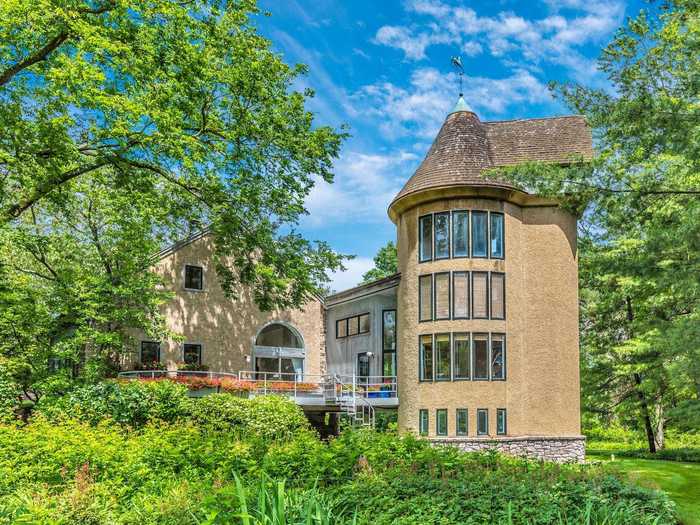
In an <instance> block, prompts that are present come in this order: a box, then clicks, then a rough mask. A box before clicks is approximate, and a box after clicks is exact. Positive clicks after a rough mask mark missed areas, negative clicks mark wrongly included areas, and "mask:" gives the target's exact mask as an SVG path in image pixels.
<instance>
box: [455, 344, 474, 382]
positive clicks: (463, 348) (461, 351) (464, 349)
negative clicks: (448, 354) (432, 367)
mask: <svg viewBox="0 0 700 525" xmlns="http://www.w3.org/2000/svg"><path fill="white" fill-rule="evenodd" d="M452 345H453V349H454V352H453V353H454V363H455V364H454V378H455V379H470V377H471V374H470V370H471V367H470V366H469V334H454V335H453V336H452Z"/></svg>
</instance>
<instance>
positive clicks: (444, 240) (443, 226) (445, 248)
mask: <svg viewBox="0 0 700 525" xmlns="http://www.w3.org/2000/svg"><path fill="white" fill-rule="evenodd" d="M434 221H435V259H449V258H450V213H449V212H442V213H436V214H435V219H434Z"/></svg>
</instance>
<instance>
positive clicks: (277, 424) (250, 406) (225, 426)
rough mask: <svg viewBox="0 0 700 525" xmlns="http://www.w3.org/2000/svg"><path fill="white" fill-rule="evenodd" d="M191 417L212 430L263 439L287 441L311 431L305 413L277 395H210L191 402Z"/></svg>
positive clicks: (291, 402)
mask: <svg viewBox="0 0 700 525" xmlns="http://www.w3.org/2000/svg"><path fill="white" fill-rule="evenodd" d="M190 417H191V418H192V420H193V421H194V422H195V423H197V424H199V425H202V426H206V427H209V428H213V429H215V430H220V431H221V430H227V431H231V430H237V431H238V432H239V433H240V434H241V435H252V436H255V437H257V438H261V439H264V440H277V439H288V438H291V437H293V436H294V435H296V434H298V433H302V432H308V431H310V429H311V427H310V425H309V422H308V420H307V419H306V416H304V412H303V411H302V410H301V408H299V407H298V406H297V405H296V404H295V403H294V402H293V401H290V400H288V399H286V398H284V397H279V396H272V395H268V396H258V397H255V398H253V399H246V398H240V397H237V396H235V395H232V394H212V395H209V396H206V397H203V398H201V399H196V400H193V401H192V403H191V407H190Z"/></svg>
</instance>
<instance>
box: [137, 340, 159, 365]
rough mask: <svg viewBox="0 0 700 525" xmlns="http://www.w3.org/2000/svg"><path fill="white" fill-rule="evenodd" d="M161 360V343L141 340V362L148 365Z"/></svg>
mask: <svg viewBox="0 0 700 525" xmlns="http://www.w3.org/2000/svg"><path fill="white" fill-rule="evenodd" d="M159 362H160V343H157V342H155V341H141V364H142V365H148V364H154V363H159Z"/></svg>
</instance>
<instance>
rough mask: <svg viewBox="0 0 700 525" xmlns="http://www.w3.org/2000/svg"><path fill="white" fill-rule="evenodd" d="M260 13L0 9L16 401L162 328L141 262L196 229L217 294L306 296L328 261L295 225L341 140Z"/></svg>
mask: <svg viewBox="0 0 700 525" xmlns="http://www.w3.org/2000/svg"><path fill="white" fill-rule="evenodd" d="M257 13H258V11H257V8H256V6H255V2H254V1H252V0H240V1H236V2H231V1H224V0H190V1H187V2H173V1H171V0H103V1H100V0H39V1H34V0H32V1H30V0H7V1H3V2H0V39H1V40H2V42H3V46H2V47H0V276H2V279H0V280H1V281H2V283H3V285H5V286H0V380H2V381H5V380H6V379H7V378H10V379H11V382H12V384H13V385H14V386H13V388H19V389H20V392H21V396H22V397H29V398H32V399H35V398H36V397H37V396H39V395H41V393H42V392H43V391H46V390H49V389H54V390H56V389H58V390H60V389H62V388H64V387H65V386H66V385H67V382H69V381H71V380H73V379H74V375H75V374H74V372H75V365H80V372H79V373H80V377H81V378H89V377H90V376H95V377H100V376H103V375H105V374H110V373H111V371H113V369H114V367H116V366H118V364H119V360H120V356H121V355H122V353H123V352H124V351H125V349H127V348H128V342H129V337H128V333H129V330H130V329H132V328H137V329H142V330H144V331H145V332H146V333H148V334H150V335H152V336H154V337H164V336H166V335H170V336H173V335H175V334H166V333H165V327H164V324H163V320H162V318H161V317H160V313H159V312H160V309H159V307H160V305H162V304H163V302H164V301H166V300H167V299H168V297H169V295H168V294H167V293H166V292H165V291H164V290H162V289H161V288H160V287H159V283H160V280H159V278H158V276H157V275H155V274H154V273H153V272H152V271H151V268H150V265H151V263H152V262H153V255H154V254H156V253H157V252H158V251H159V250H160V249H162V248H163V247H164V246H166V245H168V244H170V243H172V242H174V241H176V240H179V239H181V238H183V237H186V236H188V235H190V234H192V233H193V232H195V231H200V230H202V229H203V228H208V229H209V230H210V231H211V233H212V235H213V239H214V243H215V257H216V260H215V262H216V267H217V270H218V272H219V275H220V280H221V283H222V286H223V288H224V290H225V291H226V293H228V294H229V295H235V294H236V292H237V290H239V289H240V288H241V286H242V285H245V286H248V287H252V289H253V291H254V296H255V299H256V301H257V303H258V305H259V306H260V307H261V308H262V309H271V308H273V307H280V308H285V307H294V306H298V305H300V304H302V303H303V302H305V301H306V299H307V297H308V296H309V295H310V294H312V293H315V292H317V291H318V290H320V289H322V287H323V286H324V284H325V283H327V282H328V277H327V272H328V271H330V270H335V269H339V268H341V267H342V260H343V257H342V256H340V255H338V254H336V253H334V252H333V251H332V250H331V249H330V248H329V246H328V245H327V244H325V243H310V242H309V241H307V240H305V239H304V238H302V237H301V236H300V235H299V234H298V233H296V231H295V225H296V223H297V221H298V219H299V218H300V217H301V216H302V215H303V214H305V213H306V210H305V208H304V200H305V198H306V196H307V195H308V193H309V191H310V189H311V188H312V186H313V184H314V181H315V180H316V178H321V179H323V180H325V181H328V182H331V181H332V173H331V169H332V161H333V159H334V158H335V157H337V155H338V152H339V148H340V145H341V142H342V140H343V138H344V136H345V134H344V132H342V131H337V130H333V129H331V128H329V127H324V126H318V125H316V123H315V122H314V118H313V115H312V114H311V113H309V112H308V111H307V110H306V109H305V103H306V101H307V99H308V98H309V97H311V96H313V93H312V92H311V91H306V92H305V93H299V92H296V91H294V90H293V89H292V85H293V82H294V81H295V79H296V78H297V76H298V75H299V74H303V73H304V72H305V68H304V67H303V66H295V67H289V66H287V65H286V64H284V63H283V62H282V60H281V59H280V57H279V56H278V55H276V54H275V53H273V52H272V51H271V49H270V42H268V41H267V40H265V39H264V38H262V37H261V36H260V35H258V34H257V33H256V30H255V28H254V27H253V25H252V24H251V23H250V21H249V17H250V16H251V15H256V14H257ZM87 350H89V353H88V352H87ZM86 355H89V356H90V359H89V360H88V361H87V362H85V361H84V358H85V356H86ZM57 369H58V370H59V372H58V373H56V370H57ZM10 390H12V389H9V390H8V389H5V391H10ZM22 391H23V392H22Z"/></svg>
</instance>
